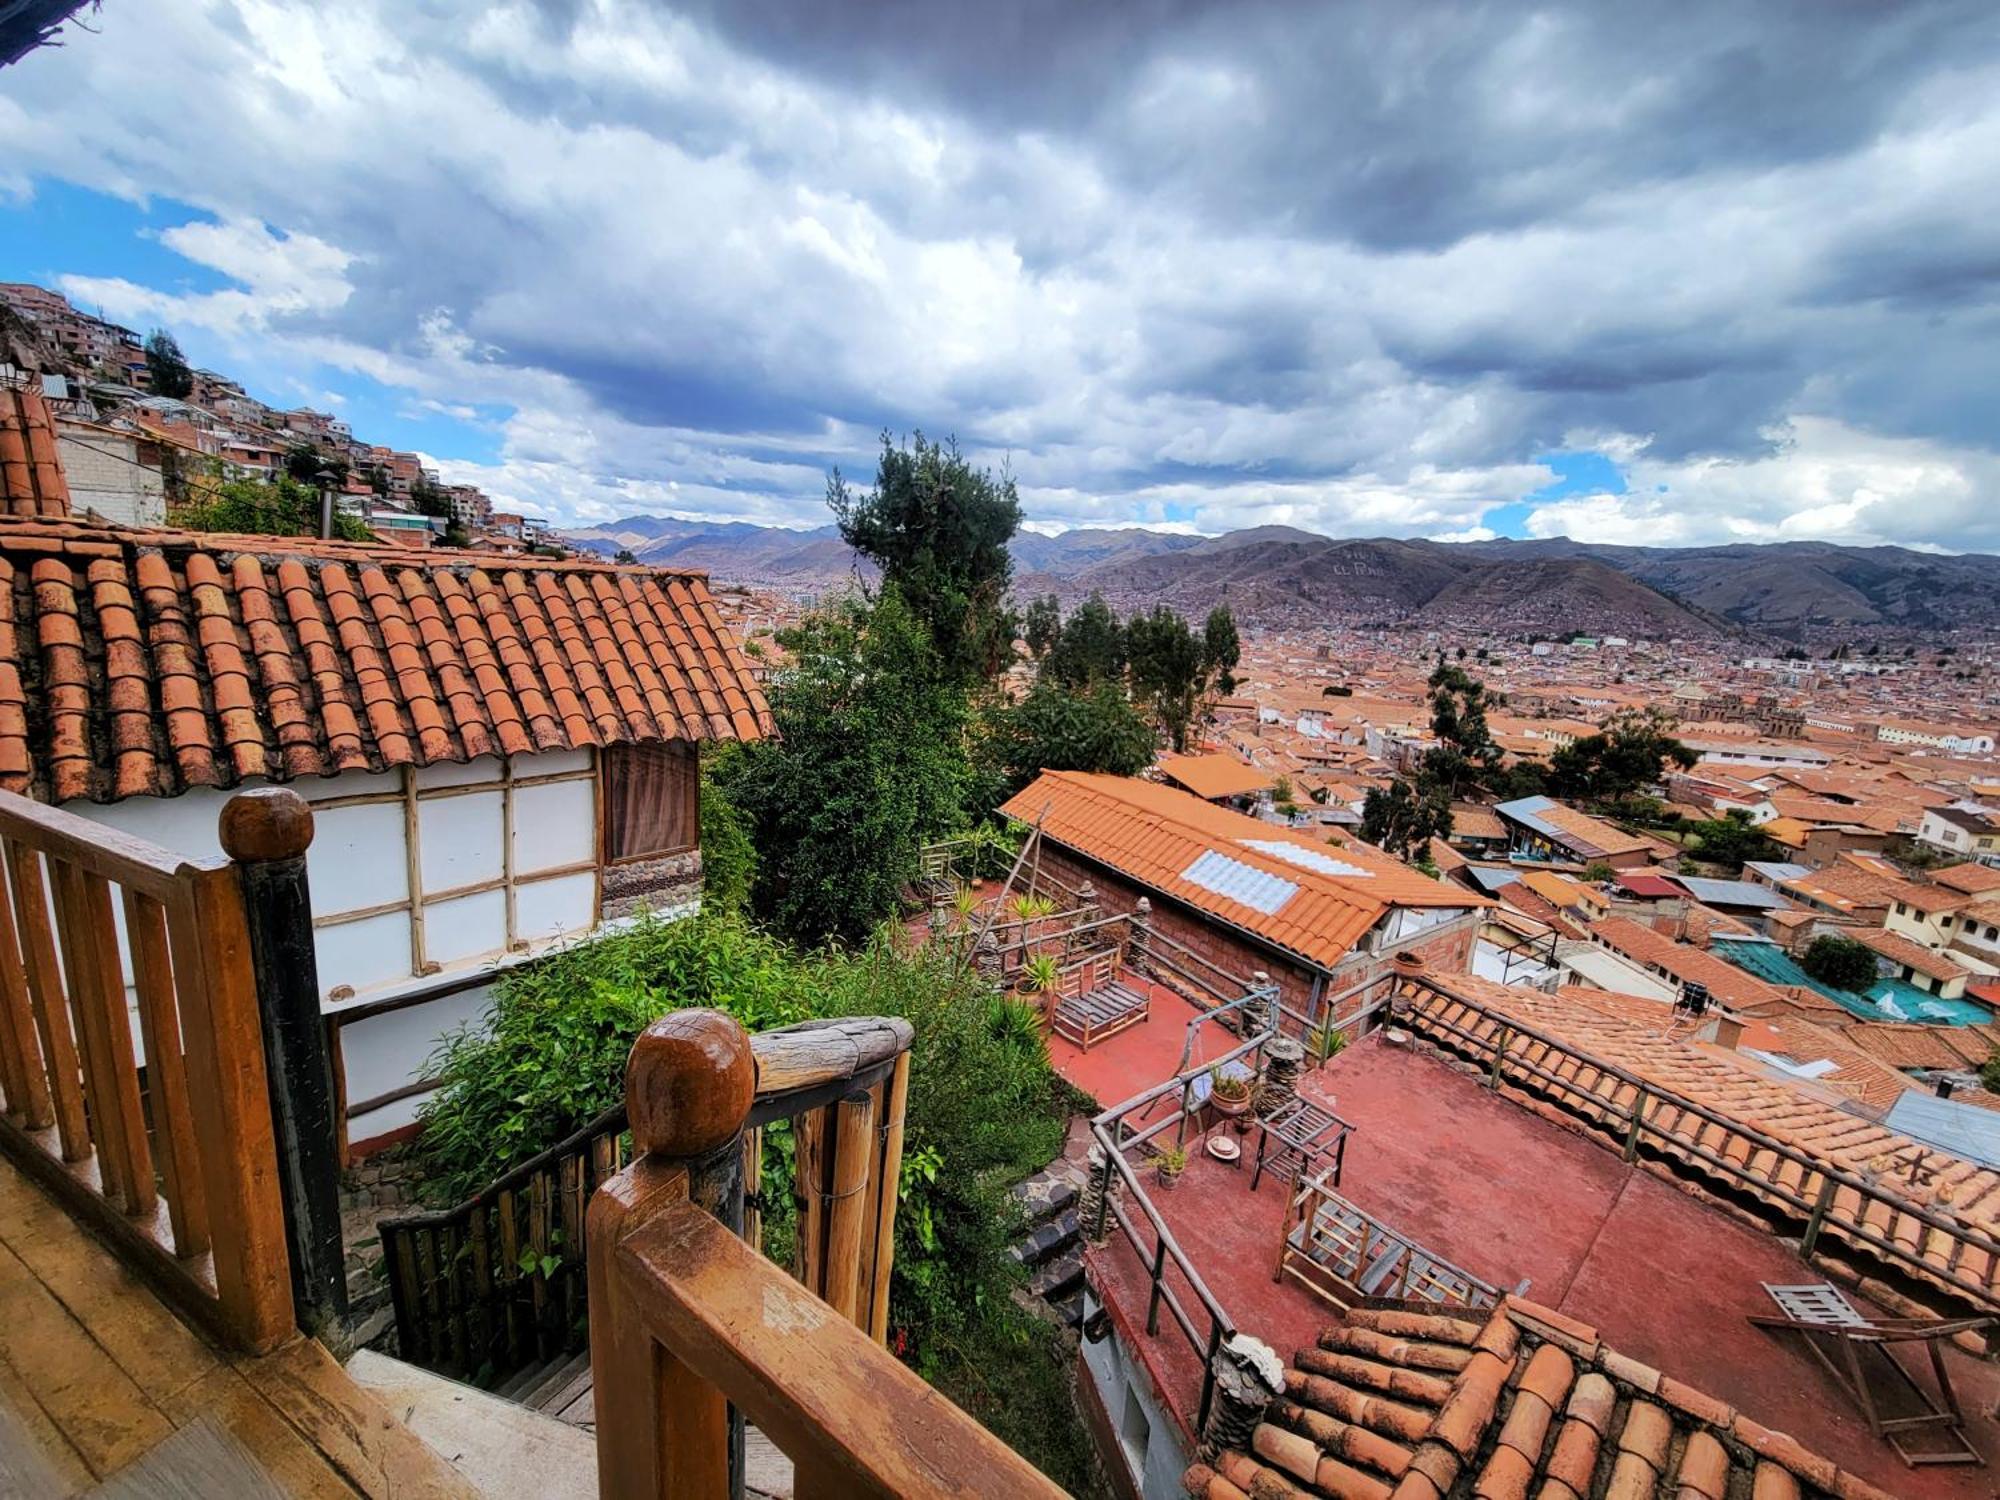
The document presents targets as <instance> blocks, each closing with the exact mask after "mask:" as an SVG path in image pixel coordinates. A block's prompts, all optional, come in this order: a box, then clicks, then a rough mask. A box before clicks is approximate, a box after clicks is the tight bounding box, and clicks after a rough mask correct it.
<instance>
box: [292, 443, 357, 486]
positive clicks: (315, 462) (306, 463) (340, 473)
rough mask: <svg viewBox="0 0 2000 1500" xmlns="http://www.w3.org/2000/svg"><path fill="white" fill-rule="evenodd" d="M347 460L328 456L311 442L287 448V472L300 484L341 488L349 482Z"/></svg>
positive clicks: (295, 444)
mask: <svg viewBox="0 0 2000 1500" xmlns="http://www.w3.org/2000/svg"><path fill="white" fill-rule="evenodd" d="M347 470H348V464H347V460H346V459H344V458H328V457H327V456H326V455H325V454H324V453H322V452H320V451H319V449H317V448H315V447H314V446H313V445H312V444H311V443H294V444H292V446H291V447H289V448H287V449H286V450H285V472H286V473H287V474H288V475H290V476H291V477H292V478H293V479H296V480H298V482H299V483H300V484H306V485H311V486H313V487H314V488H317V487H319V486H320V485H327V486H330V487H331V488H333V489H336V490H338V489H341V488H343V487H344V486H345V485H346V484H347Z"/></svg>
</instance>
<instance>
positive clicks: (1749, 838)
mask: <svg viewBox="0 0 2000 1500" xmlns="http://www.w3.org/2000/svg"><path fill="white" fill-rule="evenodd" d="M1687 827H1688V831H1689V832H1691V833H1693V834H1694V836H1695V839H1696V843H1695V848H1694V853H1695V857H1696V858H1698V859H1704V860H1707V861H1708V862H1710V863H1711V864H1718V865H1726V866H1728V867H1729V868H1731V869H1734V870H1741V869H1742V868H1743V866H1744V865H1745V864H1747V863H1748V862H1749V861H1751V860H1753V859H1775V858H1776V857H1777V855H1778V846H1777V844H1776V843H1774V842H1773V841H1772V839H1771V837H1770V835H1769V834H1767V833H1765V832H1764V830H1763V829H1761V828H1759V827H1757V826H1756V824H1754V823H1752V822H1751V821H1750V814H1749V813H1747V812H1745V811H1744V810H1743V809H1742V808H1740V807H1733V808H1731V809H1730V810H1729V813H1728V815H1727V816H1726V817H1721V818H1710V819H1703V820H1698V821H1696V822H1692V823H1689V824H1688V825H1687Z"/></svg>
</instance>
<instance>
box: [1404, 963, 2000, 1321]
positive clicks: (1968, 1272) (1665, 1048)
mask: <svg viewBox="0 0 2000 1500" xmlns="http://www.w3.org/2000/svg"><path fill="white" fill-rule="evenodd" d="M1413 999H1414V1001H1415V1004H1414V1006H1413V1008H1412V1010H1411V1012H1410V1016H1411V1023H1412V1026H1413V1029H1414V1030H1416V1031H1417V1033H1418V1034H1419V1035H1423V1036H1427V1037H1432V1038H1433V1039H1436V1040H1438V1041H1439V1042H1440V1044H1441V1045H1444V1046H1446V1047H1448V1048H1450V1049H1452V1050H1464V1048H1465V1046H1467V1045H1469V1044H1466V1043H1464V1042H1463V1040H1462V1038H1459V1037H1457V1036H1456V1034H1455V1033H1453V1032H1446V1031H1444V1030H1442V1029H1440V1028H1443V1027H1451V1028H1456V1031H1457V1032H1463V1033H1466V1034H1469V1035H1470V1036H1472V1037H1474V1038H1478V1039H1479V1042H1478V1045H1479V1046H1480V1047H1482V1048H1485V1047H1490V1046H1491V1045H1492V1044H1493V1043H1494V1041H1496V1040H1497V1039H1499V1038H1500V1037H1502V1036H1503V1035H1504V1034H1507V1032H1506V1028H1509V1027H1510V1026H1515V1027H1518V1026H1527V1027H1532V1028H1533V1029H1534V1030H1536V1031H1538V1032H1541V1033H1543V1034H1544V1035H1546V1036H1549V1037H1553V1038H1556V1039H1558V1040H1560V1041H1561V1042H1562V1043H1563V1044H1564V1045H1565V1046H1566V1047H1567V1048H1568V1049H1569V1050H1568V1051H1567V1052H1560V1051H1557V1050H1556V1049H1553V1048H1550V1047H1548V1046H1547V1045H1546V1044H1544V1043H1541V1042H1535V1041H1530V1040H1529V1039H1527V1038H1525V1037H1522V1036H1521V1035H1519V1034H1518V1033H1517V1032H1516V1033H1513V1040H1512V1051H1511V1053H1510V1054H1509V1055H1510V1057H1512V1058H1515V1059H1518V1060H1519V1062H1520V1063H1521V1064H1523V1065H1529V1064H1532V1065H1535V1066H1537V1067H1539V1068H1542V1069H1544V1070H1546V1071H1547V1072H1548V1073H1549V1074H1550V1075H1552V1077H1551V1079H1548V1080H1539V1081H1536V1082H1534V1083H1533V1088H1534V1089H1535V1091H1536V1092H1537V1093H1538V1094H1540V1095H1542V1096H1544V1097H1552V1098H1553V1099H1554V1100H1555V1101H1556V1102H1558V1103H1560V1104H1561V1106H1562V1107H1563V1108H1564V1109H1565V1111H1567V1112H1569V1113H1571V1114H1576V1115H1581V1116H1582V1117H1584V1118H1585V1119H1586V1120H1618V1119H1622V1118H1623V1113H1624V1111H1625V1110H1626V1109H1627V1108H1628V1107H1629V1105H1630V1103H1631V1101H1632V1100H1633V1098H1634V1097H1635V1092H1636V1091H1635V1090H1634V1088H1633V1086H1632V1085H1631V1084H1630V1083H1628V1082H1626V1081H1624V1080H1622V1079H1620V1078H1619V1077H1618V1076H1617V1075H1616V1074H1614V1073H1610V1072H1607V1071H1606V1070H1605V1067H1604V1065H1605V1064H1610V1065H1612V1066H1613V1067H1616V1068H1619V1069H1622V1070H1623V1071H1624V1072H1626V1073H1628V1074H1632V1075H1634V1076H1636V1077H1638V1078H1641V1079H1643V1080H1645V1081H1646V1083H1647V1084H1648V1085H1650V1086H1652V1087H1653V1088H1654V1089H1655V1090H1656V1093H1655V1103H1654V1104H1653V1106H1652V1108H1651V1110H1650V1112H1649V1113H1648V1116H1647V1124H1648V1128H1649V1136H1648V1139H1649V1141H1658V1142H1659V1143H1660V1147H1661V1150H1662V1151H1663V1152H1664V1153H1665V1154H1666V1155H1667V1156H1669V1157H1673V1158H1675V1159H1676V1160H1677V1163H1678V1165H1677V1166H1676V1167H1675V1168H1674V1170H1684V1171H1685V1172H1686V1173H1688V1174H1692V1175H1695V1176H1701V1175H1704V1174H1711V1175H1712V1174H1713V1172H1714V1169H1713V1168H1712V1167H1711V1166H1710V1165H1709V1163H1708V1162H1707V1161H1706V1160H1705V1159H1704V1158H1703V1157H1702V1156H1700V1155H1699V1154H1697V1153H1698V1152H1701V1151H1709V1152H1714V1151H1724V1152H1725V1154H1726V1155H1728V1156H1730V1157H1731V1159H1732V1162H1735V1163H1741V1175H1739V1174H1738V1173H1736V1172H1732V1173H1731V1175H1729V1176H1728V1177H1726V1178H1724V1179H1722V1180H1723V1181H1725V1182H1726V1183H1727V1184H1728V1185H1729V1186H1731V1187H1732V1188H1733V1189H1734V1190H1736V1191H1737V1192H1738V1193H1739V1194H1742V1193H1744V1192H1745V1190H1746V1188H1747V1189H1749V1190H1752V1191H1756V1192H1759V1193H1760V1194H1761V1193H1762V1192H1763V1191H1764V1188H1762V1187H1757V1186H1756V1184H1764V1185H1765V1186H1767V1187H1770V1188H1772V1189H1774V1190H1775V1189H1782V1190H1783V1191H1784V1192H1786V1193H1790V1194H1792V1195H1793V1196H1794V1197H1796V1196H1797V1194H1798V1192H1799V1190H1800V1189H1801V1188H1806V1189H1807V1190H1808V1193H1809V1194H1810V1191H1811V1190H1812V1185H1813V1184H1815V1183H1816V1182H1817V1181H1821V1180H1824V1179H1819V1178H1817V1177H1816V1174H1815V1173H1814V1172H1813V1171H1812V1169H1811V1168H1808V1167H1805V1166H1802V1165H1801V1164H1800V1163H1798V1162H1796V1161H1791V1160H1788V1159H1786V1158H1783V1157H1779V1156H1777V1155H1775V1154H1773V1153H1769V1152H1756V1151H1752V1152H1750V1153H1749V1154H1748V1155H1747V1156H1745V1155H1743V1154H1742V1148H1741V1146H1732V1145H1730V1143H1729V1141H1728V1138H1727V1137H1726V1135H1725V1134H1724V1133H1723V1132H1721V1131H1719V1130H1718V1129H1717V1127H1716V1126H1715V1125H1714V1123H1713V1122H1712V1121H1710V1120H1709V1119H1707V1118H1705V1117H1704V1116H1702V1115H1699V1114H1696V1113H1693V1112H1692V1111H1691V1110H1689V1109H1687V1108H1686V1107H1685V1105H1686V1104H1692V1105H1698V1106H1700V1107H1701V1108H1703V1109H1706V1110H1709V1111H1712V1112H1713V1113H1714V1114H1716V1115H1719V1116H1721V1117H1723V1118H1725V1119H1727V1120H1731V1121H1735V1122H1736V1123H1737V1124H1739V1125H1742V1126H1747V1127H1749V1128H1751V1129H1754V1130H1757V1131H1760V1132H1762V1133H1763V1134H1764V1135H1767V1136H1770V1137H1772V1138H1774V1139H1775V1140H1777V1141H1779V1142H1780V1143H1782V1144H1784V1145H1786V1146H1788V1147H1790V1148H1791V1149H1792V1150H1793V1151H1796V1152H1797V1153H1798V1154H1799V1155H1800V1156H1802V1157H1804V1158H1806V1160H1807V1161H1809V1162H1812V1163H1814V1164H1815V1165H1817V1166H1826V1167H1831V1168H1834V1169H1838V1170H1842V1171H1845V1172H1848V1173H1850V1174H1854V1175H1858V1176H1868V1175H1870V1174H1872V1173H1875V1172H1878V1171H1883V1170H1892V1171H1893V1186H1892V1185H1891V1179H1890V1178H1888V1177H1885V1178H1884V1179H1883V1180H1882V1183H1881V1186H1880V1188H1879V1189H1878V1191H1879V1192H1881V1193H1883V1194H1885V1195H1888V1196H1892V1197H1895V1198H1900V1199H1902V1200H1903V1201H1906V1202H1909V1203H1913V1204H1916V1205H1918V1206H1920V1207H1939V1208H1941V1207H1944V1206H1946V1205H1949V1207H1950V1210H1951V1212H1952V1213H1953V1214H1955V1215H1956V1216H1957V1218H1958V1219H1959V1220H1960V1221H1961V1222H1962V1223H1964V1224H1966V1225H1968V1226H1970V1227H1971V1228H1973V1229H1975V1230H1978V1231H1980V1232H1981V1233H1983V1234H1986V1235H1993V1234H1994V1233H1995V1232H1996V1231H2000V1171H1995V1170H1993V1169H1992V1168H1988V1167H1985V1166H1981V1165H1978V1164H1976V1163H1974V1162H1970V1161H1966V1160H1963V1159H1961V1158H1959V1157H1956V1156H1953V1155H1951V1154H1950V1153H1948V1152H1944V1151H1939V1150H1936V1149H1935V1148H1933V1147H1930V1146H1927V1145H1923V1144H1920V1143H1918V1142H1917V1141H1914V1140H1912V1139H1911V1138H1910V1137H1908V1136H1906V1135H1901V1134H1898V1133H1897V1132H1895V1131H1893V1130H1890V1129H1887V1128H1886V1127H1884V1126H1882V1125H1880V1124H1877V1123H1876V1122H1874V1121H1872V1120H1869V1119H1867V1118H1866V1117H1865V1116H1863V1115H1859V1114H1856V1113H1853V1112H1852V1111H1851V1108H1842V1107H1841V1106H1840V1105H1838V1104H1836V1103H1833V1102H1829V1099H1828V1098H1825V1097H1821V1093H1820V1092H1818V1091H1815V1089H1814V1088H1813V1087H1811V1086H1809V1085H1807V1084H1805V1083H1803V1082H1792V1081H1788V1080H1785V1079H1782V1078H1778V1077H1773V1076H1771V1075H1770V1074H1768V1073H1764V1072H1760V1071H1757V1070H1756V1069H1755V1068H1753V1067H1752V1066H1751V1064H1750V1062H1749V1061H1748V1060H1747V1059H1744V1058H1739V1057H1737V1056H1735V1055H1734V1054H1732V1053H1730V1052H1728V1051H1725V1050H1721V1049H1718V1048H1715V1047H1709V1046H1699V1045H1695V1044H1692V1043H1690V1042H1688V1041H1686V1040H1682V1039H1678V1038H1676V1037H1672V1036H1668V1035H1666V1034H1664V1033H1663V1032H1661V1031H1659V1030H1657V1029H1655V1028H1653V1027H1650V1026H1647V1025H1643V1024H1635V1023H1634V1022H1633V1021H1632V1020H1630V1019H1626V1018H1624V1017H1622V1016H1619V1015H1614V1014H1610V1013H1608V1010H1607V1009H1605V1008H1602V1002H1601V1001H1600V1002H1598V1003H1593V1004H1578V1003H1575V1001H1574V1000H1573V999H1569V998H1563V997H1558V996H1553V995H1545V994H1543V993H1541V992H1540V991H1538V990H1531V989H1525V988H1519V987H1512V986H1508V985H1501V984H1494V983H1492V982H1491V981H1488V980H1483V979H1479V978H1476V977H1474V976H1471V975H1463V974H1454V975H1450V976H1448V978H1446V979H1442V980H1439V981H1437V984H1436V986H1435V987H1433V986H1431V985H1429V984H1423V985H1420V986H1419V987H1418V988H1417V989H1416V990H1415V991H1414V992H1413ZM1475 1006H1476V1007H1477V1009H1475V1008H1474V1007H1475ZM1482 1057H1483V1054H1482ZM1665 1093H1671V1094H1672V1095H1674V1096H1677V1098H1678V1099H1679V1100H1681V1101H1685V1104H1679V1103H1674V1102H1671V1101H1670V1100H1669V1099H1667V1098H1666V1097H1664V1094H1665ZM1653 1132H1658V1133H1660V1134H1657V1135H1656V1134H1653ZM1621 1134H1622V1131H1621ZM1739 1140H1740V1138H1739ZM1642 1160H1643V1158H1642ZM1884 1163H1890V1164H1892V1166H1891V1168H1888V1169H1885V1168H1884V1167H1883V1165H1882V1164H1884ZM1654 1170H1657V1171H1666V1170H1668V1167H1667V1166H1666V1165H1664V1164H1655V1166H1654ZM1767 1201H1768V1202H1769V1203H1770V1204H1771V1205H1772V1206H1773V1209H1774V1212H1778V1213H1779V1214H1780V1215H1781V1216H1783V1215H1790V1214H1793V1213H1795V1212H1796V1205H1795V1204H1790V1203H1786V1202H1784V1200H1782V1199H1780V1198H1779V1197H1778V1196H1777V1193H1776V1191H1772V1192H1771V1194H1770V1196H1769V1197H1768V1200H1767ZM1833 1206H1834V1209H1835V1211H1836V1215H1837V1216H1851V1215H1854V1214H1856V1213H1859V1212H1861V1211H1862V1200H1861V1197H1860V1195H1859V1194H1858V1193H1857V1192H1855V1191H1854V1190H1853V1189H1851V1188H1848V1187H1844V1186H1843V1187H1840V1188H1839V1189H1838V1190H1837V1191H1836V1192H1835V1193H1834V1195H1833ZM1867 1212H1868V1216H1869V1220H1870V1222H1871V1224H1872V1225H1874V1226H1875V1229H1876V1232H1878V1233H1881V1234H1885V1235H1889V1236H1891V1237H1893V1238H1894V1239H1895V1240H1896V1241H1897V1242H1898V1243H1900V1244H1904V1245H1905V1246H1906V1247H1912V1248H1914V1249H1915V1250H1916V1253H1917V1254H1918V1255H1919V1256H1920V1257H1921V1264H1922V1266H1923V1267H1924V1269H1923V1270H1921V1271H1920V1270H1918V1268H1917V1266H1916V1265H1913V1264H1911V1263H1910V1262H1906V1261H1900V1260H1899V1261H1898V1262H1897V1266H1898V1269H1899V1270H1902V1271H1905V1272H1908V1273H1910V1275H1911V1279H1910V1280H1909V1282H1908V1283H1907V1284H1908V1285H1909V1286H1911V1287H1912V1288H1920V1287H1921V1285H1922V1283H1921V1282H1920V1281H1918V1280H1917V1279H1916V1278H1917V1277H1918V1276H1923V1277H1924V1278H1925V1279H1929V1268H1931V1267H1936V1268H1938V1270H1939V1272H1940V1273H1941V1275H1942V1273H1944V1272H1945V1271H1947V1270H1948V1271H1949V1272H1950V1273H1951V1274H1953V1275H1955V1276H1956V1277H1958V1278H1959V1279H1961V1280H1963V1281H1968V1282H1971V1283H1974V1284H1976V1285H1979V1286H1982V1287H1987V1288H1990V1289H1993V1290H1992V1291H1990V1292H1989V1298H1990V1299H1992V1300H2000V1254H1989V1253H1988V1252H1987V1251H1985V1250H1982V1249H1979V1248H1977V1247H1974V1246H1972V1245H1970V1244H1969V1243H1966V1242H1962V1241H1955V1240H1954V1239H1952V1238H1949V1237H1947V1236H1945V1235H1942V1234H1936V1235H1932V1234H1926V1233H1924V1232H1922V1231H1921V1230H1920V1229H1919V1227H1918V1226H1916V1224H1915V1223H1914V1221H1912V1220H1910V1219H1908V1218H1907V1217H1899V1216H1898V1215H1896V1214H1894V1213H1893V1212H1891V1211H1890V1209H1889V1208H1888V1206H1887V1204H1886V1203H1885V1202H1884V1201H1883V1200H1882V1199H1877V1200H1875V1206H1874V1207H1872V1208H1870V1209H1868V1210H1867ZM1825 1233H1826V1235H1827V1236H1828V1237H1830V1238H1833V1239H1839V1240H1841V1241H1843V1242H1845V1241H1847V1238H1848V1237H1847V1231H1846V1230H1845V1228H1844V1227H1842V1226H1841V1224H1840V1223H1839V1222H1838V1218H1836V1220H1830V1221H1829V1222H1828V1224H1827V1227H1826V1231H1825ZM1822 1248H1823V1249H1824V1248H1825V1247H1824V1245H1823V1246H1822ZM1855 1250H1856V1252H1857V1253H1860V1254H1872V1253H1873V1252H1872V1251H1870V1250H1869V1249H1868V1247H1866V1246H1864V1245H1856V1246H1855ZM1937 1285H1938V1286H1940V1287H1943V1288H1946V1289H1947V1290H1950V1291H1952V1292H1953V1294H1954V1295H1958V1292H1957V1289H1956V1288H1954V1287H1952V1286H1951V1284H1950V1283H1949V1282H1946V1281H1944V1280H1942V1279H1941V1276H1940V1279H1939V1280H1938V1282H1937ZM1942 1305H1943V1306H1945V1307H1947V1308H1949V1307H1951V1306H1953V1305H1955V1304H1952V1303H1950V1302H1947V1303H1945V1304H1942Z"/></svg>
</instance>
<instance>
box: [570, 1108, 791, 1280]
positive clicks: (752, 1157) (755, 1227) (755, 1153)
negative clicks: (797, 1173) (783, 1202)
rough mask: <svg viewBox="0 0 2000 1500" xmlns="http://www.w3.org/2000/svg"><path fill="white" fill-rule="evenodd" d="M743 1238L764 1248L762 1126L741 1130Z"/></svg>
mask: <svg viewBox="0 0 2000 1500" xmlns="http://www.w3.org/2000/svg"><path fill="white" fill-rule="evenodd" d="M607 1175H608V1174H607ZM743 1189H744V1199H745V1201H744V1205H743V1239H744V1241H745V1243H747V1244H748V1245H749V1246H750V1248H751V1249H753V1250H757V1251H762V1250H763V1248H764V1211H763V1209H762V1208H761V1207H759V1206H758V1204H757V1202H756V1201H755V1200H756V1199H757V1195H758V1194H760V1193H762V1192H763V1190H764V1131H763V1129H762V1127H759V1128H758V1129H755V1130H746V1131H744V1132H743Z"/></svg>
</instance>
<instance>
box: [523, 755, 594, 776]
mask: <svg viewBox="0 0 2000 1500" xmlns="http://www.w3.org/2000/svg"><path fill="white" fill-rule="evenodd" d="M589 769H590V752H589V751H588V750H549V751H545V752H543V753H542V754H540V755H517V756H515V757H514V775H515V776H516V778H519V777H522V776H562V775H566V774H567V773H569V772H571V771H588V770H589Z"/></svg>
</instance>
